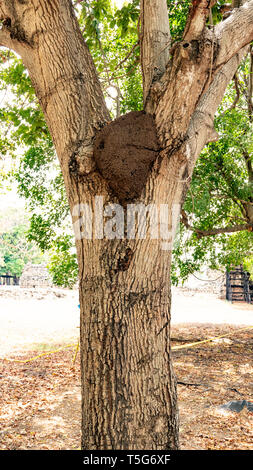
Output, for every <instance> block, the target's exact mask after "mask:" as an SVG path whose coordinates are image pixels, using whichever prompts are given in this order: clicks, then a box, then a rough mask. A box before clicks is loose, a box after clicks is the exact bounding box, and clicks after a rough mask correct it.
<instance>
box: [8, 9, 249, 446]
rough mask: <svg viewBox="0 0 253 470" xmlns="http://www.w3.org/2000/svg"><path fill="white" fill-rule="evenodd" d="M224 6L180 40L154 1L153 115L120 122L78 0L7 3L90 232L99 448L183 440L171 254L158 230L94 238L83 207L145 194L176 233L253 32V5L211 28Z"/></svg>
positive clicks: (83, 276) (143, 39) (86, 265)
mask: <svg viewBox="0 0 253 470" xmlns="http://www.w3.org/2000/svg"><path fill="white" fill-rule="evenodd" d="M87 3H88V2H87ZM213 3H215V2H211V1H210V0H194V1H193V2H192V6H191V8H190V11H189V15H188V20H187V23H186V27H185V30H184V34H183V39H182V40H181V41H179V42H178V43H175V44H173V46H172V48H171V47H170V28H169V19H168V10H167V3H166V1H165V0H152V1H151V0H141V2H140V22H139V32H140V36H139V40H140V51H141V66H142V80H143V111H140V112H134V113H129V114H126V115H125V116H121V117H120V118H119V119H116V120H114V121H113V122H111V119H110V115H109V112H108V109H107V107H106V105H105V100H104V96H103V92H102V89H101V85H100V83H99V80H98V78H97V73H96V70H95V66H94V62H93V60H92V57H91V54H90V52H89V49H88V47H87V44H86V43H85V41H84V39H83V36H82V34H81V32H80V28H79V25H78V22H77V20H76V17H75V14H74V10H73V5H72V3H71V2H70V0H55V1H48V0H47V1H46V0H32V1H29V0H22V1H21V0H19V1H17V2H15V3H14V2H12V1H9V0H3V1H2V2H1V6H0V17H1V19H2V29H1V31H0V44H1V45H2V46H4V47H7V48H10V49H13V50H14V51H15V52H16V53H17V54H19V55H20V56H21V58H22V60H23V63H24V65H25V67H26V68H27V70H28V71H29V74H30V77H31V80H32V84H33V87H34V89H35V92H36V95H37V97H38V100H39V102H40V105H41V108H42V110H43V113H44V115H45V118H46V122H47V125H48V128H49V131H50V133H51V136H52V139H53V142H54V145H55V149H56V152H57V155H58V158H59V161H60V164H61V169H62V173H63V178H64V181H65V186H66V192H67V196H68V201H69V204H70V209H71V213H72V217H73V223H74V225H75V227H79V232H78V231H77V234H78V235H79V236H77V237H76V246H77V257H78V264H79V280H80V305H81V369H82V410H83V421H82V446H83V448H85V449H112V448H113V449H129V448H131V449H168V448H169V449H175V448H178V413H177V403H176V385H175V378H174V374H173V370H172V364H171V353H170V340H169V332H170V288H169V282H168V279H169V271H170V262H171V251H170V250H166V249H162V248H163V247H164V245H162V244H161V240H155V239H153V238H152V237H151V235H150V234H149V236H147V237H146V238H144V239H140V238H133V239H132V238H131V239H127V238H126V237H125V238H124V239H123V240H122V239H120V238H117V237H116V236H115V238H113V237H112V239H107V238H106V237H103V236H102V231H101V226H100V225H99V224H95V230H93V231H92V234H91V235H92V238H91V239H90V238H89V237H88V236H84V233H83V234H82V233H81V231H80V225H79V222H80V212H81V210H82V209H83V210H85V208H87V207H90V208H93V209H94V211H93V213H94V212H96V211H97V209H98V205H99V203H100V201H101V199H97V196H98V195H99V196H100V197H103V202H104V204H107V208H108V207H109V209H111V214H110V211H109V210H108V211H107V212H106V214H107V216H109V217H110V215H111V216H112V213H113V211H114V210H115V209H116V208H117V207H118V206H119V205H120V207H121V209H122V210H123V211H125V210H126V208H127V205H131V204H133V203H135V202H137V201H138V203H139V204H140V203H142V204H143V205H144V207H147V206H148V205H150V204H154V205H155V207H157V206H160V207H161V204H163V205H166V207H167V208H169V221H168V224H166V226H167V225H168V226H167V229H168V227H169V228H171V225H172V215H173V208H175V207H176V208H179V207H180V206H181V205H182V203H183V200H184V197H185V194H186V191H187V188H188V186H189V182H190V180H191V175H192V171H193V168H194V165H195V162H196V159H197V157H198V155H199V153H200V151H201V150H202V148H203V147H204V145H205V144H206V143H207V142H210V141H212V140H215V139H217V133H216V131H215V130H214V128H213V118H214V113H215V111H216V109H217V106H218V105H219V103H220V101H221V99H222V97H223V95H224V92H225V89H226V87H227V85H228V83H229V82H230V80H231V79H232V77H233V76H234V73H235V71H236V69H237V67H238V65H239V63H240V61H241V60H242V58H243V56H244V55H245V53H246V50H247V46H248V44H249V43H250V42H251V41H252V39H253V21H252V20H253V1H252V0H251V1H249V2H247V3H246V4H245V5H244V6H242V7H241V8H239V9H236V10H235V11H234V12H233V13H232V14H231V15H230V16H229V18H228V19H226V20H225V21H223V22H221V23H219V24H218V25H216V26H215V27H212V26H211V27H207V26H206V23H207V19H208V17H209V11H210V7H211V6H212V4H213ZM126 163H127V164H126ZM109 203H111V204H112V203H113V204H114V206H112V205H111V206H108V204H109ZM85 204H86V206H85ZM115 204H117V206H116V205H115ZM163 207H164V206H163ZM162 222H163V220H162ZM161 226H163V224H162V223H161ZM80 235H81V236H80ZM85 235H86V233H85ZM165 238H167V237H165ZM166 246H167V245H166Z"/></svg>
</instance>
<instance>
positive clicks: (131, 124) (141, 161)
mask: <svg viewBox="0 0 253 470" xmlns="http://www.w3.org/2000/svg"><path fill="white" fill-rule="evenodd" d="M158 152H159V143H158V138H157V133H156V127H155V122H154V119H153V117H152V116H151V114H147V113H145V112H144V111H133V112H130V113H128V114H125V115H124V116H121V117H119V118H118V119H115V121H113V122H111V123H109V124H107V125H106V126H105V127H104V128H103V129H101V130H100V131H99V132H98V133H97V135H96V138H95V145H94V158H95V161H96V165H97V168H98V170H99V172H100V173H101V175H102V176H103V177H104V178H105V180H107V182H108V184H109V186H110V188H111V189H112V191H113V193H114V194H115V195H116V196H117V198H118V199H119V201H120V202H126V201H133V200H135V199H138V197H140V195H141V192H142V189H143V187H144V186H145V183H146V181H147V177H148V174H149V172H150V169H151V168H152V165H153V163H154V161H155V160H156V158H157V156H158Z"/></svg>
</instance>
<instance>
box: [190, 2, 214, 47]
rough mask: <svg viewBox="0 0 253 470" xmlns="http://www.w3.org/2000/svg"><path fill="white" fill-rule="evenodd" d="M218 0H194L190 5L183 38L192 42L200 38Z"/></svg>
mask: <svg viewBox="0 0 253 470" xmlns="http://www.w3.org/2000/svg"><path fill="white" fill-rule="evenodd" d="M216 1H217V0H193V1H192V5H191V7H190V11H189V15H188V19H187V23H186V26H185V30H184V35H183V39H184V40H185V41H188V42H190V41H191V40H192V39H196V38H198V37H199V36H200V35H201V34H202V32H203V31H204V28H205V25H206V21H207V18H208V17H209V12H210V9H211V8H212V7H213V6H214V5H215V3H216Z"/></svg>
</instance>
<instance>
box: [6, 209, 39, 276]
mask: <svg viewBox="0 0 253 470" xmlns="http://www.w3.org/2000/svg"><path fill="white" fill-rule="evenodd" d="M8 215H9V217H10V215H11V214H10V213H9V211H8ZM3 217H4V214H1V219H2V218H3ZM2 225H3V224H2ZM26 230H27V223H25V220H23V221H22V222H18V223H15V221H14V225H13V226H12V227H10V228H9V229H8V230H5V231H0V274H9V275H12V276H17V277H19V276H21V274H22V271H23V268H24V266H25V265H26V264H27V263H29V262H31V263H35V264H40V263H42V262H43V261H44V259H43V256H42V254H41V252H40V250H38V248H37V247H36V245H35V244H34V243H32V242H29V241H28V240H27V238H26Z"/></svg>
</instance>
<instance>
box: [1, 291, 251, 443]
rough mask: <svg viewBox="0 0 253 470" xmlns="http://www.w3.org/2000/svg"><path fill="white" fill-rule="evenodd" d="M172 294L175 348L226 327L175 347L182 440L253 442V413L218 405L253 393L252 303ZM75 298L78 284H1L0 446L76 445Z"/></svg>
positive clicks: (78, 415) (192, 441)
mask: <svg viewBox="0 0 253 470" xmlns="http://www.w3.org/2000/svg"><path fill="white" fill-rule="evenodd" d="M173 293H174V302H173V316H172V320H173V322H172V340H173V341H172V347H175V346H179V345H185V344H188V343H191V342H195V341H201V340H203V339H206V338H210V337H214V336H215V337H217V336H220V335H224V334H225V335H228V336H226V337H225V338H220V339H219V340H217V341H216V342H211V343H200V344H198V345H196V346H192V347H188V348H184V349H177V350H173V359H174V368H175V373H176V376H177V380H178V400H179V410H180V441H181V448H182V449H203V450H205V449H226V450H229V449H240V450H244V449H245V450H246V449H251V450H252V448H253V445H252V442H253V426H252V420H253V416H252V415H253V414H252V413H250V412H249V411H248V410H247V409H244V410H243V411H242V412H240V413H233V412H230V413H228V412H227V413H224V412H221V410H219V406H220V405H222V404H224V403H226V402H228V401H234V400H248V401H251V402H253V376H252V369H253V360H252V349H253V335H252V332H253V330H250V329H248V330H246V329H243V328H247V327H249V326H250V325H252V324H253V321H252V318H253V306H248V305H246V304H245V305H241V306H237V305H230V304H228V303H227V302H224V301H221V300H218V299H216V298H215V297H214V296H212V295H203V294H199V293H198V294H196V295H194V296H193V295H192V293H191V292H184V291H183V290H181V289H174V292H173ZM1 294H2V295H1ZM77 306H78V301H77V293H76V292H71V293H69V292H64V291H57V290H56V291H54V292H53V291H50V292H49V293H48V292H47V293H45V292H44V293H43V292H35V293H33V297H32V298H31V293H29V292H25V291H23V292H22V293H21V292H20V291H14V292H13V290H10V292H9V293H8V292H7V289H6V291H5V292H3V290H2V292H1V293H0V329H1V347H0V357H1V358H2V360H1V362H0V390H1V393H0V411H1V413H0V414H1V416H0V449H2V450H14V449H23V450H24V449H36V450H38V449H44V450H46V449H50V450H63V449H64V450H65V449H78V448H79V447H80V418H81V413H80V367H79V354H78V355H77V357H76V360H75V362H74V363H73V359H74V357H75V351H76V348H75V344H76V342H77V338H78V317H79V311H78V307H77ZM242 329H243V330H242ZM68 345H72V346H70V347H66V348H65V349H61V350H59V351H58V352H55V353H53V354H48V355H46V354H45V353H47V352H48V351H52V350H55V349H57V348H58V347H65V346H68ZM38 355H39V356H40V357H38V358H37V359H36V360H32V361H30V362H18V361H25V360H27V359H31V358H33V357H34V356H38Z"/></svg>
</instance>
